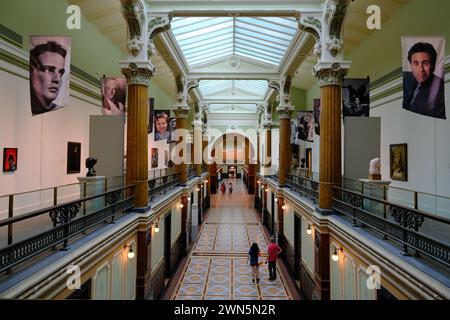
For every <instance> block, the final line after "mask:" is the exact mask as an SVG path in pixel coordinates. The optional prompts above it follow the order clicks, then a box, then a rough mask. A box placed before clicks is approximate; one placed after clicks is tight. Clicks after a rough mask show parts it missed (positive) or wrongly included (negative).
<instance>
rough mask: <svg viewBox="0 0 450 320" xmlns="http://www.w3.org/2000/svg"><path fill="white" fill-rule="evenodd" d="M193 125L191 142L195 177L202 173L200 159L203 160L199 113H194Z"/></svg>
mask: <svg viewBox="0 0 450 320" xmlns="http://www.w3.org/2000/svg"><path fill="white" fill-rule="evenodd" d="M193 127H194V144H193V145H194V150H193V157H194V165H195V169H196V175H197V177H200V176H201V175H202V161H203V144H202V138H203V135H202V130H203V123H202V121H201V119H200V115H199V114H195V120H194V122H193Z"/></svg>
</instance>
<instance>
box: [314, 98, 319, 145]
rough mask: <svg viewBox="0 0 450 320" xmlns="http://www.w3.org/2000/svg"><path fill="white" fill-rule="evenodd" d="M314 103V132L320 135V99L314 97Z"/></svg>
mask: <svg viewBox="0 0 450 320" xmlns="http://www.w3.org/2000/svg"><path fill="white" fill-rule="evenodd" d="M313 105H314V132H315V133H316V135H318V136H320V99H313Z"/></svg>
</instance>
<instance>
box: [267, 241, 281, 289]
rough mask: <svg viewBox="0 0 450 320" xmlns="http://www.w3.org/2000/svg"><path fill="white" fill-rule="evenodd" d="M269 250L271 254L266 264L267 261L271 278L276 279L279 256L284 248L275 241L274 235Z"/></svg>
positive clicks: (271, 279)
mask: <svg viewBox="0 0 450 320" xmlns="http://www.w3.org/2000/svg"><path fill="white" fill-rule="evenodd" d="M267 252H268V253H269V256H268V257H267V259H266V264H267V262H268V263H269V280H270V281H274V280H276V279H277V258H278V255H279V254H280V253H281V252H283V250H282V249H281V248H280V247H279V246H278V245H277V244H276V243H275V238H274V237H272V238H271V239H270V244H269V246H268V247H267Z"/></svg>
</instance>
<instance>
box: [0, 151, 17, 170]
mask: <svg viewBox="0 0 450 320" xmlns="http://www.w3.org/2000/svg"><path fill="white" fill-rule="evenodd" d="M16 170H17V148H4V149H3V171H4V172H12V171H16Z"/></svg>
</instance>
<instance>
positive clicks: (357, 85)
mask: <svg viewBox="0 0 450 320" xmlns="http://www.w3.org/2000/svg"><path fill="white" fill-rule="evenodd" d="M369 103H370V79H369V77H367V78H363V79H344V82H343V84H342V113H343V116H344V117H368V116H369V112H370V105H369Z"/></svg>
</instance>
